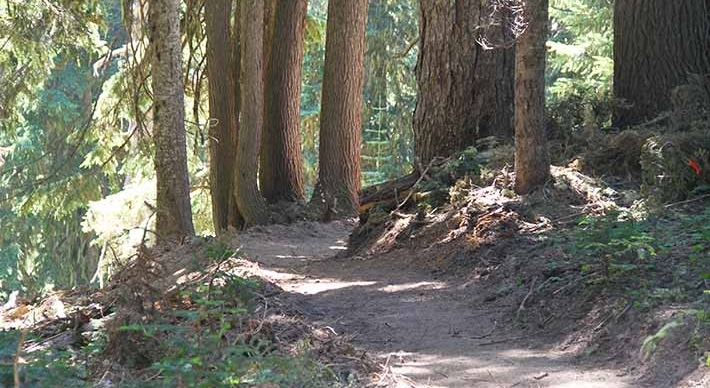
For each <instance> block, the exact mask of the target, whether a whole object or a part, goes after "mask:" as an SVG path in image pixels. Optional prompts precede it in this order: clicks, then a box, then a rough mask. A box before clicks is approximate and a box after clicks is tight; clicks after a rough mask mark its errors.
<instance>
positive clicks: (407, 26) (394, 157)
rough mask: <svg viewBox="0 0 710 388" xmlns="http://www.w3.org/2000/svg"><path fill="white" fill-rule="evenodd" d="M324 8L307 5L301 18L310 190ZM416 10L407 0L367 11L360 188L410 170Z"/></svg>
mask: <svg viewBox="0 0 710 388" xmlns="http://www.w3.org/2000/svg"><path fill="white" fill-rule="evenodd" d="M326 8H327V2H326V1H324V0H314V1H309V4H308V18H307V20H306V44H305V59H304V67H303V87H302V92H301V136H302V149H303V157H304V161H305V163H304V165H305V178H306V179H305V181H306V184H307V186H309V187H312V186H313V184H314V183H315V180H316V178H317V164H318V131H319V127H318V125H319V114H320V98H321V86H322V85H321V82H322V76H323V59H324V56H325V26H326V11H327V9H326ZM417 12H418V11H417V3H416V2H415V1H412V0H404V1H398V0H385V1H379V2H375V3H372V4H371V6H370V8H369V15H368V24H367V37H366V42H367V49H366V52H365V72H366V74H367V77H366V80H365V86H364V91H363V101H364V106H363V128H362V137H363V146H362V170H363V171H362V175H363V183H364V184H365V185H369V184H374V183H377V182H382V181H384V180H387V179H391V178H394V177H396V176H399V175H402V174H403V173H407V172H409V170H410V168H411V159H412V143H413V134H412V130H411V117H412V112H413V110H414V105H415V103H416V80H415V78H414V66H415V64H416V59H417V47H416V46H415V45H412V43H413V42H415V40H416V38H417V35H418V25H417V19H418V13H417Z"/></svg>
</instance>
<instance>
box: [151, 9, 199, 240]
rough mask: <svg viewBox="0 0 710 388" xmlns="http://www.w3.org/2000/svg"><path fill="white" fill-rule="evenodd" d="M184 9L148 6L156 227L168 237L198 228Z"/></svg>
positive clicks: (164, 238) (188, 232)
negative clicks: (188, 135) (189, 145)
mask: <svg viewBox="0 0 710 388" xmlns="http://www.w3.org/2000/svg"><path fill="white" fill-rule="evenodd" d="M179 10H180V1H179V0H151V1H150V4H149V11H148V18H149V25H150V43H151V46H152V53H153V55H152V87H153V99H154V105H153V139H154V140H153V141H154V143H155V172H156V181H157V190H156V208H157V214H156V233H157V234H158V236H159V238H160V239H161V240H163V241H165V240H168V239H173V238H182V237H185V236H189V235H193V234H195V229H194V227H193V224H192V207H191V205H190V183H189V177H188V171H187V150H186V142H185V104H184V99H185V95H184V90H185V88H184V86H183V77H182V46H181V41H180V15H179Z"/></svg>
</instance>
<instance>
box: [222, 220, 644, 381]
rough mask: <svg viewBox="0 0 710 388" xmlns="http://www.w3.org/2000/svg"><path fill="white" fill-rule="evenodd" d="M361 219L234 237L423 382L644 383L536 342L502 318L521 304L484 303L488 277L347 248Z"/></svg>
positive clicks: (308, 307)
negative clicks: (441, 271)
mask: <svg viewBox="0 0 710 388" xmlns="http://www.w3.org/2000/svg"><path fill="white" fill-rule="evenodd" d="M352 227H353V224H352V223H347V222H340V223H331V224H327V225H323V224H315V223H300V224H296V225H292V226H271V227H268V228H255V229H252V230H250V231H249V232H247V233H244V234H240V235H239V236H238V237H237V238H236V240H235V241H234V244H235V245H237V246H240V247H241V250H242V252H243V253H245V255H246V256H247V257H248V258H250V259H251V260H254V261H257V262H258V263H260V266H261V275H262V276H265V277H267V278H269V279H270V280H272V281H274V282H276V283H278V284H279V285H280V286H281V287H282V288H283V289H284V290H286V291H287V292H288V296H287V298H289V299H290V301H291V302H293V303H294V304H295V305H296V306H297V308H298V309H300V310H301V311H302V313H303V314H305V315H307V316H308V317H309V318H310V319H313V320H315V321H317V322H319V323H321V324H324V325H328V326H330V327H332V328H333V329H334V330H335V331H336V332H337V333H338V334H343V333H344V334H347V335H350V336H352V337H353V342H354V344H355V345H356V346H357V347H358V348H359V349H361V350H362V351H365V352H367V353H369V354H370V355H376V356H377V357H381V358H382V359H383V360H387V362H388V365H389V366H391V367H392V368H393V370H394V371H395V372H397V373H400V374H403V375H405V376H407V377H409V378H411V379H412V380H413V381H414V382H415V383H416V386H417V387H484V388H486V387H491V388H503V387H506V388H507V387H558V388H562V387H570V388H572V387H575V388H584V387H609V388H624V387H635V386H637V385H636V384H634V383H633V382H632V381H631V380H630V379H628V378H626V377H625V374H624V373H623V372H622V371H618V370H605V369H599V368H596V367H594V366H592V365H586V364H585V359H575V358H574V357H571V356H569V355H567V354H564V353H561V352H555V351H551V350H544V349H540V348H539V347H533V346H531V343H532V339H531V338H526V337H525V336H523V335H522V333H521V332H519V331H517V330H516V329H515V328H514V327H505V326H503V325H499V324H498V319H499V317H500V316H501V314H502V312H503V311H505V310H506V309H511V308H515V306H495V305H494V306H491V305H490V304H486V305H485V306H484V303H483V300H482V299H483V298H482V297H478V296H477V295H479V294H482V293H481V292H477V288H476V287H481V286H478V285H477V284H475V283H470V282H469V283H466V282H464V281H463V280H461V279H457V278H450V277H449V278H440V277H437V276H436V274H433V273H427V272H423V271H422V270H421V269H416V267H414V266H411V265H408V263H410V258H409V257H407V252H402V251H395V252H392V253H389V254H386V255H381V256H375V257H367V258H362V257H344V255H342V252H344V250H345V246H346V242H347V237H348V234H349V233H350V231H351V230H352ZM339 253H341V255H338V254H339ZM509 326H510V325H509Z"/></svg>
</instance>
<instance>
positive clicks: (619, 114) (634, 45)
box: [613, 0, 710, 127]
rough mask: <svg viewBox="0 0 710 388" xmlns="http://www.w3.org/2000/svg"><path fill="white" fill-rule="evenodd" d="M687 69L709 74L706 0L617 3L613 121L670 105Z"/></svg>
mask: <svg viewBox="0 0 710 388" xmlns="http://www.w3.org/2000/svg"><path fill="white" fill-rule="evenodd" d="M690 73H695V74H708V73H710V0H683V1H668V0H617V1H616V2H615V4H614V97H615V99H617V100H618V101H619V102H620V104H619V106H618V107H617V108H616V109H615V111H614V117H613V122H614V125H615V126H617V127H624V126H629V125H634V124H639V123H643V122H646V121H648V120H651V119H653V118H655V117H656V116H657V115H658V114H659V113H661V112H663V111H666V110H669V109H670V108H671V101H670V97H671V91H672V90H673V88H675V87H676V86H679V85H684V84H687V83H688V74H690Z"/></svg>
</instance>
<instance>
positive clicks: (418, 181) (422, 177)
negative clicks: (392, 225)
mask: <svg viewBox="0 0 710 388" xmlns="http://www.w3.org/2000/svg"><path fill="white" fill-rule="evenodd" d="M435 160H437V159H436V158H434V159H432V160H431V162H429V165H428V166H426V168H425V169H424V171H422V173H421V174H420V175H419V179H417V181H416V182H414V184H413V185H412V188H411V190H409V194H407V197H405V198H404V201H402V202H400V203H399V204H398V205H397V207H396V208H395V209H394V210H393V212H397V211H399V209H401V208H402V206H404V204H405V203H407V201H409V198H411V197H412V194H414V190H415V188H416V187H417V185H418V184H419V183H421V181H422V179H424V177H425V176H426V173H427V172H429V169H430V168H431V166H432V165H433V164H434V161H435Z"/></svg>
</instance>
